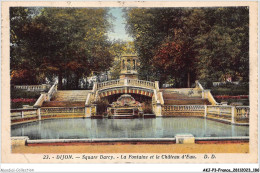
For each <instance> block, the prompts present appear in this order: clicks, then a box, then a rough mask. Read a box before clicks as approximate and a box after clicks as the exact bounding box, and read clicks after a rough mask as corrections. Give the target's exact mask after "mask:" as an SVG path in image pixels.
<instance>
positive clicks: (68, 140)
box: [12, 136, 249, 144]
mask: <svg viewBox="0 0 260 173" xmlns="http://www.w3.org/2000/svg"><path fill="white" fill-rule="evenodd" d="M12 138H13V137H12ZM225 140H249V137H247V136H237V137H195V141H225ZM175 141H176V138H109V139H106V138H99V139H98V138H94V139H87V138H85V139H36V140H29V139H27V143H28V144H36V143H72V142H175Z"/></svg>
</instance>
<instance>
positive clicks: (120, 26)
mask: <svg viewBox="0 0 260 173" xmlns="http://www.w3.org/2000/svg"><path fill="white" fill-rule="evenodd" d="M109 13H111V14H112V15H113V17H114V18H115V19H114V20H110V22H112V23H113V31H110V32H108V33H107V35H108V38H109V39H110V40H121V41H133V38H132V37H130V36H129V35H128V34H127V33H126V30H125V25H126V21H125V18H124V17H123V11H122V8H120V7H113V8H110V11H109Z"/></svg>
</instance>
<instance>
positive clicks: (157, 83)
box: [154, 81, 159, 90]
mask: <svg viewBox="0 0 260 173" xmlns="http://www.w3.org/2000/svg"><path fill="white" fill-rule="evenodd" d="M154 84H155V89H156V90H159V81H155V82H154Z"/></svg>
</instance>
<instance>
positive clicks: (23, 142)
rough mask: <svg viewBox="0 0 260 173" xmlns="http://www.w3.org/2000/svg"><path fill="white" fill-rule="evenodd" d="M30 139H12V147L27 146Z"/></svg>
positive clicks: (20, 137) (25, 137)
mask: <svg viewBox="0 0 260 173" xmlns="http://www.w3.org/2000/svg"><path fill="white" fill-rule="evenodd" d="M28 139H29V138H28V136H19V137H11V145H12V147H16V146H25V145H26V143H27V140H28Z"/></svg>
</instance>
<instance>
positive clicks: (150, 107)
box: [2, 2, 258, 163]
mask: <svg viewBox="0 0 260 173" xmlns="http://www.w3.org/2000/svg"><path fill="white" fill-rule="evenodd" d="M150 3H151V2H150ZM56 4H59V3H58V2H57V3H56ZM114 4H115V5H113V3H112V5H108V4H107V3H104V5H100V4H97V5H92V4H90V5H88V4H84V3H83V4H82V5H79V4H77V3H75V4H73V3H63V4H62V3H61V2H60V5H55V4H54V5H53V4H50V5H47V3H46V4H45V3H43V4H37V5H36V4H33V3H32V4H30V3H23V4H22V5H19V4H13V5H12V4H8V3H6V4H5V6H4V7H5V8H4V9H3V7H2V15H5V16H6V17H7V18H5V21H4V22H6V23H4V24H6V25H4V26H6V30H4V31H6V32H7V33H9V34H8V35H5V36H3V37H2V39H5V38H6V39H5V41H4V42H3V41H2V43H3V44H2V49H4V50H8V52H5V51H3V50H2V53H7V54H6V55H5V54H4V55H3V56H4V58H2V67H3V66H4V65H5V68H4V69H2V71H3V72H2V76H3V77H2V104H5V105H6V106H5V108H4V109H2V111H6V112H7V113H6V114H3V113H2V139H3V138H4V137H5V139H6V140H8V141H9V142H6V143H5V144H4V145H2V149H3V147H9V148H7V151H8V152H10V153H9V154H7V155H8V157H5V158H3V157H2V160H6V162H7V163H9V162H10V161H11V160H10V159H11V158H12V157H13V156H12V155H17V154H18V155H17V156H21V157H25V156H24V155H28V158H29V162H30V163H37V162H40V163H60V162H61V161H63V160H66V161H65V162H66V163H92V162H93V163H115V162H116V163H126V162H128V163H163V162H167V163H173V162H181V163H186V162H187V163H232V161H234V162H236V163H237V162H239V161H240V162H241V161H242V162H243V163H244V162H246V163H257V159H258V156H257V153H258V149H257V143H258V137H257V136H258V133H257V131H258V129H257V128H258V127H257V121H258V117H257V116H258V113H257V102H258V98H257V97H258V91H257V70H258V66H257V64H258V61H257V44H256V45H255V47H254V46H252V35H253V34H255V36H254V41H256V43H257V32H255V31H257V25H256V24H255V25H253V26H254V27H253V26H251V25H252V21H250V20H251V19H254V17H251V16H255V15H256V16H257V9H255V7H257V4H254V3H251V4H250V3H244V4H243V3H242V4H239V3H238V5H232V3H229V4H223V6H222V5H221V6H214V5H210V4H208V5H206V6H203V5H201V6H187V5H183V6H181V5H180V6H174V5H171V3H161V4H160V3H157V5H156V4H155V6H154V5H150V6H149V5H147V3H144V2H143V3H140V2H139V3H137V5H134V2H133V4H131V3H130V2H129V4H122V3H119V2H118V3H116V2H114ZM233 4H234V3H233ZM255 22H257V17H256V21H255ZM2 25H3V23H2ZM2 31H3V28H2ZM5 43H8V45H5ZM3 79H4V81H3ZM3 85H5V86H4V87H3ZM4 91H6V92H4ZM3 97H5V98H7V100H5V102H4V103H3ZM2 106H3V105H2ZM3 119H4V122H6V123H4V122H3ZM3 124H5V125H3ZM3 128H5V129H9V130H3ZM3 133H6V134H5V135H4V136H3ZM2 141H5V140H2ZM218 154H219V156H218ZM234 154H235V155H234ZM236 156H240V157H236ZM241 156H242V157H241ZM8 158H9V159H8ZM28 158H26V160H27V162H28ZM34 158H36V159H34ZM243 158H250V159H244V160H243ZM17 159H18V157H17ZM222 159H223V160H222ZM225 159H227V161H225ZM239 159H240V160H239ZM18 162H19V163H21V162H24V161H22V160H19V161H18ZM65 162H63V163H65Z"/></svg>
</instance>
